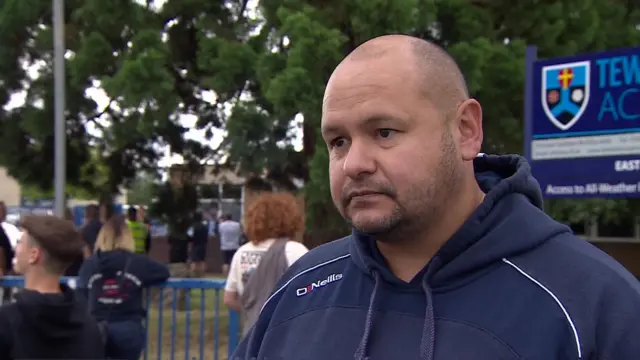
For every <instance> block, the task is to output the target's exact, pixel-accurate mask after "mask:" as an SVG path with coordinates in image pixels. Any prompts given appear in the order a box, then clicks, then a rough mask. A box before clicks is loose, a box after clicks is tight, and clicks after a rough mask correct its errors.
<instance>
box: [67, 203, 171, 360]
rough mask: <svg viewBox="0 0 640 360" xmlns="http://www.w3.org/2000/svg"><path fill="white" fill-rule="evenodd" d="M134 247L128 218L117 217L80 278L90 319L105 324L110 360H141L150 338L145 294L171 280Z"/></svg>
mask: <svg viewBox="0 0 640 360" xmlns="http://www.w3.org/2000/svg"><path fill="white" fill-rule="evenodd" d="M134 244H135V242H134V239H133V234H132V232H131V229H130V228H129V227H127V226H126V224H125V222H124V218H123V217H122V216H121V215H116V216H113V217H112V218H111V219H110V220H109V221H107V222H106V223H105V225H104V226H103V227H102V229H101V230H100V233H99V235H98V240H97V242H96V243H95V248H96V249H95V253H94V255H92V256H91V257H89V258H88V259H87V260H86V261H85V264H84V265H83V266H82V268H81V269H80V275H79V277H78V292H79V293H80V294H82V295H83V296H84V297H85V298H86V299H87V300H88V308H89V310H90V312H91V314H92V315H93V316H95V318H96V319H97V320H99V321H100V322H102V323H103V324H105V323H106V330H107V344H106V352H107V357H108V358H109V359H123V360H137V359H139V358H140V354H141V353H142V350H143V349H144V346H145V344H144V343H145V337H146V329H145V328H144V326H143V320H144V319H145V317H146V315H147V312H146V310H145V309H144V306H143V292H144V291H145V290H147V289H148V288H149V287H150V286H153V285H156V284H159V283H162V282H163V281H165V280H167V278H168V277H169V270H168V269H167V266H166V265H164V264H160V263H159V262H157V261H155V260H153V259H151V258H149V257H148V256H145V255H142V254H135V253H134V247H135V245H134ZM123 273H124V275H123Z"/></svg>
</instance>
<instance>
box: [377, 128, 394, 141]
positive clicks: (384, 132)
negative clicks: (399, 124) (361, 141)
mask: <svg viewBox="0 0 640 360" xmlns="http://www.w3.org/2000/svg"><path fill="white" fill-rule="evenodd" d="M393 133H394V130H392V129H378V136H380V137H381V138H383V139H388V138H389V137H391V136H392V135H393Z"/></svg>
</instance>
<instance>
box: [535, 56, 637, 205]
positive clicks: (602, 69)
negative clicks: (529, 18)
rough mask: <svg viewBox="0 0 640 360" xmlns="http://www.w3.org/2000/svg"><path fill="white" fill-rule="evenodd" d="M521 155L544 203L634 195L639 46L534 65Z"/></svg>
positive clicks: (550, 60)
mask: <svg viewBox="0 0 640 360" xmlns="http://www.w3.org/2000/svg"><path fill="white" fill-rule="evenodd" d="M526 77H527V79H526V89H525V155H526V156H527V158H528V160H529V161H530V163H531V167H532V170H533V174H534V176H535V177H536V179H538V181H539V182H540V185H541V187H542V191H543V194H544V196H545V197H640V47H639V48H633V49H621V50H616V51H610V52H603V53H596V54H587V55H579V56H573V57H567V58H556V59H549V60H536V50H535V48H534V47H530V48H528V49H527V67H526Z"/></svg>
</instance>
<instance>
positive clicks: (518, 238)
mask: <svg viewBox="0 0 640 360" xmlns="http://www.w3.org/2000/svg"><path fill="white" fill-rule="evenodd" d="M474 165H475V169H476V179H477V181H478V183H479V184H480V187H481V188H482V189H483V191H485V193H486V197H485V199H484V201H483V203H482V204H481V205H480V206H479V207H478V208H477V209H476V210H475V212H474V213H473V214H472V216H471V217H470V218H469V219H468V220H467V221H466V222H465V223H464V224H463V225H462V227H461V228H460V229H459V230H458V231H457V232H456V233H455V234H454V235H453V236H452V237H451V238H450V239H449V240H448V242H446V243H445V245H444V246H443V247H442V248H441V249H440V250H439V252H437V254H436V255H435V256H434V257H433V258H432V259H431V261H430V262H429V263H428V264H427V265H426V266H425V268H424V269H423V270H422V271H421V272H420V273H419V274H418V275H417V276H416V277H415V278H414V279H413V280H412V281H411V282H409V283H406V282H403V281H401V280H399V279H398V278H397V277H396V276H394V274H393V273H392V272H391V271H390V270H389V267H388V266H387V264H386V263H385V261H384V259H383V257H382V255H381V254H380V253H379V251H378V250H377V247H376V245H375V242H374V240H373V239H372V238H371V237H369V236H367V235H365V234H358V233H355V232H354V233H353V234H352V235H351V236H348V237H346V238H343V239H340V240H337V241H334V242H332V243H329V244H325V245H323V246H320V247H318V248H316V249H314V250H312V251H311V252H309V253H308V254H307V255H305V256H304V257H302V258H301V259H300V260H298V261H297V262H296V263H295V264H293V265H292V266H291V267H290V268H289V270H288V272H287V273H286V274H285V275H284V277H283V278H282V279H281V281H280V283H279V285H278V286H277V287H276V290H275V292H274V293H273V295H272V296H271V297H270V298H269V300H268V301H267V302H266V303H265V305H264V307H263V309H262V313H261V314H260V317H259V319H258V321H257V323H256V325H255V326H254V328H253V329H252V331H251V332H250V333H249V335H248V336H247V337H246V338H245V339H244V340H243V341H242V342H241V344H240V345H239V347H238V348H237V350H236V352H235V354H234V356H233V357H232V359H233V360H240V359H246V360H250V359H259V360H346V359H355V360H363V359H370V360H378V359H380V360H395V359H402V360H414V359H415V360H418V359H420V360H512V359H513V360H516V359H526V360H571V359H585V360H586V359H589V360H591V359H594V360H595V359H598V360H604V359H607V360H635V359H640V283H639V282H638V281H637V280H636V279H635V278H634V277H633V276H632V275H631V274H630V273H628V272H627V271H626V270H625V269H624V268H623V267H622V266H621V265H620V264H618V263H617V262H616V261H615V260H613V259H612V258H610V257H609V256H607V255H606V254H604V253H603V252H601V251H600V250H598V249H597V248H596V247H594V246H592V245H591V244H589V243H588V242H586V241H584V240H582V239H580V238H578V237H576V236H575V235H573V234H572V233H571V231H570V230H569V228H568V227H566V226H564V225H562V224H560V223H557V222H555V221H554V220H553V219H551V218H550V217H549V216H547V215H546V214H545V213H544V212H543V211H542V210H541V206H542V198H541V192H540V187H539V185H538V183H537V181H536V180H535V179H534V178H533V177H532V176H531V173H530V168H529V165H528V164H527V163H526V161H525V160H524V159H522V158H521V157H518V156H483V157H478V158H477V159H476V161H475V164H474Z"/></svg>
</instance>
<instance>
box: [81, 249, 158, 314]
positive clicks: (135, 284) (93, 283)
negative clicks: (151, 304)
mask: <svg viewBox="0 0 640 360" xmlns="http://www.w3.org/2000/svg"><path fill="white" fill-rule="evenodd" d="M128 261H129V262H130V263H129V268H128V269H127V271H126V272H125V274H124V278H121V274H122V271H123V270H124V268H125V266H126V265H127V262H128ZM168 278H169V269H168V268H167V266H166V265H164V264H161V263H159V262H157V261H155V260H153V259H151V258H149V257H148V256H146V255H141V254H134V253H132V252H130V251H125V250H112V251H104V252H103V251H98V252H96V254H94V255H92V256H90V257H89V258H87V260H85V262H84V264H83V265H82V268H81V269H80V275H79V276H78V281H77V288H78V291H79V292H80V293H81V294H83V295H84V296H85V297H86V298H87V299H88V302H89V309H90V310H91V313H92V314H93V315H94V316H95V317H96V318H97V319H99V320H109V321H140V320H142V319H143V318H144V317H145V316H146V311H145V309H144V307H143V304H142V289H144V288H146V287H149V286H153V285H156V284H159V283H162V282H164V281H165V280H167V279H168ZM121 285H122V286H121Z"/></svg>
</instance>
